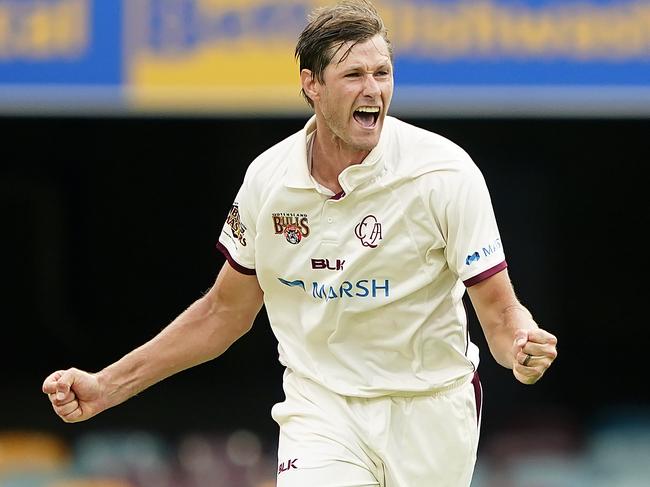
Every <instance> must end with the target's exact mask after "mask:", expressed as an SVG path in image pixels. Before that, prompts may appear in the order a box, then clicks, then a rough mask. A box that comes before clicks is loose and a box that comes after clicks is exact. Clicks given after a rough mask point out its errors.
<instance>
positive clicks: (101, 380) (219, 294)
mask: <svg viewBox="0 0 650 487" xmlns="http://www.w3.org/2000/svg"><path fill="white" fill-rule="evenodd" d="M262 299H263V293H262V290H261V288H260V286H259V283H258V281H257V278H256V277H255V276H248V275H244V274H240V273H239V272H237V271H236V270H234V269H233V268H232V267H231V266H230V264H228V263H225V264H224V266H223V267H222V269H221V271H220V272H219V275H218V276H217V279H216V282H215V283H214V285H213V286H212V288H211V289H210V290H209V291H208V292H207V293H206V294H205V295H204V296H203V297H202V298H200V299H198V300H197V301H195V302H194V303H193V304H192V305H191V306H190V307H189V308H187V309H186V310H185V311H184V312H183V313H181V314H180V315H179V316H178V317H177V318H176V319H175V320H174V321H173V322H172V323H170V324H169V325H168V326H167V327H166V328H164V329H163V330H162V331H161V332H160V333H159V334H158V335H156V336H155V337H154V338H152V339H151V340H150V341H148V342H147V343H145V344H144V345H142V346H140V347H138V348H136V349H135V350H133V351H132V352H130V353H128V354H127V355H125V356H124V357H122V358H121V359H120V360H118V361H117V362H115V363H113V364H111V365H109V366H108V367H106V368H105V369H103V370H102V371H100V372H97V373H88V372H84V371H82V370H79V369H75V368H71V369H68V370H59V371H57V372H54V373H53V374H51V375H50V376H48V377H47V378H46V379H45V381H44V382H43V392H44V393H46V394H48V396H49V398H50V401H51V402H52V406H53V408H54V411H55V412H56V413H57V414H58V415H59V416H60V417H61V418H62V419H63V420H64V421H66V422H68V423H74V422H78V421H84V420H86V419H89V418H91V417H93V416H95V415H96V414H98V413H100V412H102V411H104V410H106V409H108V408H110V407H113V406H116V405H118V404H120V403H122V402H124V401H126V400H127V399H129V398H130V397H132V396H134V395H136V394H138V393H139V392H141V391H143V390H144V389H146V388H147V387H149V386H151V385H153V384H155V383H156V382H159V381H161V380H163V379H165V378H166V377H169V376H170V375H173V374H175V373H177V372H180V371H182V370H185V369H187V368H190V367H193V366H195V365H198V364H200V363H203V362H206V361H208V360H211V359H213V358H216V357H218V356H219V355H221V354H222V353H223V352H225V351H226V350H227V349H228V347H230V345H232V344H233V343H234V342H235V341H236V340H237V339H238V338H240V337H241V336H242V335H244V334H245V333H246V332H247V331H248V330H250V328H251V327H252V325H253V321H254V320H255V317H256V316H257V313H258V312H259V311H260V309H261V307H262Z"/></svg>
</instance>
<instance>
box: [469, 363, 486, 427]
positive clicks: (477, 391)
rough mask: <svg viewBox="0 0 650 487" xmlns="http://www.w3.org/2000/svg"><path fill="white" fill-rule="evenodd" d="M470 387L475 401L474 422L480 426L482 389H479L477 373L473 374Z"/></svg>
mask: <svg viewBox="0 0 650 487" xmlns="http://www.w3.org/2000/svg"><path fill="white" fill-rule="evenodd" d="M472 385H473V386H474V400H475V401H476V422H477V423H478V424H481V405H482V404H483V388H482V387H481V378H480V377H479V376H478V371H476V372H474V377H472Z"/></svg>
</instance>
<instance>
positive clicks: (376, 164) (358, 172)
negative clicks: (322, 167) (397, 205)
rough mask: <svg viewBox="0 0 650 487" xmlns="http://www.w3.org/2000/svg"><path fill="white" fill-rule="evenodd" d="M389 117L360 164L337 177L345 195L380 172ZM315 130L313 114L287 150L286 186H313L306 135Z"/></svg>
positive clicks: (303, 187)
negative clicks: (290, 148) (288, 157)
mask: <svg viewBox="0 0 650 487" xmlns="http://www.w3.org/2000/svg"><path fill="white" fill-rule="evenodd" d="M388 125H390V123H389V117H386V118H385V119H384V127H383V128H382V132H381V136H380V137H379V143H378V144H377V146H376V147H375V148H374V149H372V150H371V151H370V153H369V154H368V155H367V156H366V158H365V159H364V160H363V162H362V163H361V164H354V165H352V166H350V167H348V168H346V169H345V170H344V171H343V172H342V173H341V175H340V176H339V182H340V183H341V187H342V188H343V191H345V193H346V194H349V193H350V192H351V191H353V190H354V189H355V188H356V187H358V186H359V185H361V184H362V183H364V182H366V181H369V180H370V179H373V178H375V177H377V176H379V175H380V174H382V173H383V171H384V161H383V157H382V155H383V153H384V146H385V144H386V139H387V138H388V134H387V132H388V130H387V129H388V128H389V127H388ZM314 130H316V115H313V116H312V117H311V118H310V119H309V120H308V121H307V123H306V124H305V126H304V128H303V129H302V130H301V131H300V132H299V133H298V134H297V139H296V143H295V144H294V146H293V148H292V151H291V163H290V164H289V166H288V169H287V174H286V175H285V178H284V183H285V185H286V186H287V187H289V188H297V189H314V188H315V186H314V181H313V179H312V177H311V174H310V171H309V161H308V160H307V137H308V136H309V134H311V133H312V132H313V131H314Z"/></svg>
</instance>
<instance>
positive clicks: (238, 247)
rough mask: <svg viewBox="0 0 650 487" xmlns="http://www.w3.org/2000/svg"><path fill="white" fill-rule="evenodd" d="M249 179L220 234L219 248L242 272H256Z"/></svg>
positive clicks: (241, 188) (233, 265)
mask: <svg viewBox="0 0 650 487" xmlns="http://www.w3.org/2000/svg"><path fill="white" fill-rule="evenodd" d="M251 198H252V194H251V191H250V187H249V184H248V179H247V178H245V179H244V183H243V184H242V186H241V187H240V188H239V192H238V193H237V196H236V197H235V201H234V202H233V204H232V206H231V207H230V210H229V211H228V215H227V217H226V221H225V223H224V225H223V229H222V230H221V234H220V235H219V242H218V243H217V248H218V249H219V250H220V251H221V252H222V253H223V254H224V256H225V257H226V259H227V260H228V262H229V263H230V265H231V266H232V267H233V268H234V269H236V270H237V271H239V272H241V273H242V274H248V275H253V274H255V218H254V217H253V216H252V213H253V212H252V201H251Z"/></svg>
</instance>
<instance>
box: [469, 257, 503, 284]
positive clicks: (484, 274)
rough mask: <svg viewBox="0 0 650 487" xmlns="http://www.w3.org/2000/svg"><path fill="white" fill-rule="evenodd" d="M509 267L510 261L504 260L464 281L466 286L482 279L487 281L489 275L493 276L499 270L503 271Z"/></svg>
mask: <svg viewBox="0 0 650 487" xmlns="http://www.w3.org/2000/svg"><path fill="white" fill-rule="evenodd" d="M506 267H508V263H507V262H506V261H505V260H504V261H503V262H501V263H500V264H497V265H495V266H494V267H490V268H489V269H488V270H486V271H483V272H481V273H480V274H478V275H476V276H474V277H470V278H469V279H467V280H466V281H463V284H465V287H472V286H473V285H474V284H478V283H479V282H481V281H485V280H486V279H487V278H488V277H492V276H493V275H494V274H496V273H497V272H501V271H502V270H503V269H505V268H506Z"/></svg>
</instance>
